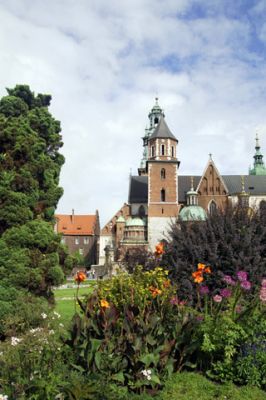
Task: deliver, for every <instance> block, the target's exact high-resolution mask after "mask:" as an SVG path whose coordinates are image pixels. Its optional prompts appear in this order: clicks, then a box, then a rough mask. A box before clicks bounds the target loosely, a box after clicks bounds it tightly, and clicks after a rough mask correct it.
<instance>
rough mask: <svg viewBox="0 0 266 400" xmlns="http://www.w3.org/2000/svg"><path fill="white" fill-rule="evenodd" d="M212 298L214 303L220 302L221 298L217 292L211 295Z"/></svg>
mask: <svg viewBox="0 0 266 400" xmlns="http://www.w3.org/2000/svg"><path fill="white" fill-rule="evenodd" d="M213 300H214V301H215V303H221V301H222V300H223V298H222V296H220V295H219V294H216V295H215V296H213Z"/></svg>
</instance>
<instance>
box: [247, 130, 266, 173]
mask: <svg viewBox="0 0 266 400" xmlns="http://www.w3.org/2000/svg"><path fill="white" fill-rule="evenodd" d="M255 141H256V145H255V150H256V151H255V155H254V156H253V158H254V164H253V168H252V169H249V175H266V168H265V165H264V161H263V154H262V153H261V151H260V144H259V135H258V132H257V131H256V137H255Z"/></svg>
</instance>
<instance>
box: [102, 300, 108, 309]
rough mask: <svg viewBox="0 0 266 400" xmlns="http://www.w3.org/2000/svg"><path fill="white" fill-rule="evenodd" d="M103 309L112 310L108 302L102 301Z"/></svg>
mask: <svg viewBox="0 0 266 400" xmlns="http://www.w3.org/2000/svg"><path fill="white" fill-rule="evenodd" d="M101 307H102V308H110V304H109V303H108V301H107V300H104V299H103V300H101Z"/></svg>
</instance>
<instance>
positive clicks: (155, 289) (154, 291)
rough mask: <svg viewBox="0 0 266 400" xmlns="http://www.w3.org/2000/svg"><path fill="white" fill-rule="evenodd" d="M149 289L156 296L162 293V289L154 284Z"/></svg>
mask: <svg viewBox="0 0 266 400" xmlns="http://www.w3.org/2000/svg"><path fill="white" fill-rule="evenodd" d="M149 291H150V292H151V295H152V297H156V296H158V295H159V294H161V293H162V291H161V290H160V289H158V288H156V287H154V286H150V287H149Z"/></svg>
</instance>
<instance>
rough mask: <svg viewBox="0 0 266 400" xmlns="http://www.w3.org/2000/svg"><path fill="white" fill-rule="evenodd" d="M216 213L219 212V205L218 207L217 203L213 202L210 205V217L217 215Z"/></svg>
mask: <svg viewBox="0 0 266 400" xmlns="http://www.w3.org/2000/svg"><path fill="white" fill-rule="evenodd" d="M216 211H217V205H216V203H215V201H214V200H212V201H211V202H210V204H209V213H210V215H213V214H215V212H216Z"/></svg>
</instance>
